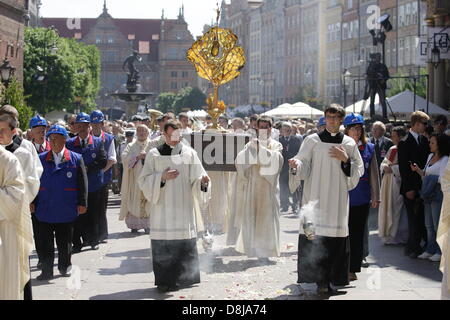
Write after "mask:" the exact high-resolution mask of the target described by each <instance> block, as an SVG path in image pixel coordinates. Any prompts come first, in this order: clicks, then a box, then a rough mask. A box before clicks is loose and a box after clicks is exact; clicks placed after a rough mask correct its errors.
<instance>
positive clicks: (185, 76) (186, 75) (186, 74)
mask: <svg viewBox="0 0 450 320" xmlns="http://www.w3.org/2000/svg"><path fill="white" fill-rule="evenodd" d="M181 76H182V77H183V78H187V77H188V76H189V72H188V71H183V73H182V74H181Z"/></svg>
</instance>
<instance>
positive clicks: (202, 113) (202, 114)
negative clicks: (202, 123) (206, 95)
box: [187, 110, 208, 118]
mask: <svg viewBox="0 0 450 320" xmlns="http://www.w3.org/2000/svg"><path fill="white" fill-rule="evenodd" d="M187 115H188V117H190V118H193V117H195V118H206V116H207V115H208V112H206V111H205V110H194V111H188V112H187Z"/></svg>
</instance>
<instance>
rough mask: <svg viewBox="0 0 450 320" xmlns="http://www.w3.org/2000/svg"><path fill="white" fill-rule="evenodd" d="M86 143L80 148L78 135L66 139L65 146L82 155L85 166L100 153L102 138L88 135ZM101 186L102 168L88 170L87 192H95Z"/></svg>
mask: <svg viewBox="0 0 450 320" xmlns="http://www.w3.org/2000/svg"><path fill="white" fill-rule="evenodd" d="M88 140H89V141H88V145H87V146H85V147H84V148H81V145H80V139H79V137H75V138H72V139H70V140H68V141H67V143H66V148H67V149H69V150H71V151H73V152H76V153H79V154H81V155H82V156H83V160H84V164H85V165H86V167H87V166H88V165H89V164H91V163H92V162H94V161H95V159H97V157H98V156H99V154H100V147H101V145H102V140H101V139H100V138H97V137H94V136H92V135H89V139H88ZM102 186H103V170H95V171H93V170H90V171H89V172H88V192H96V191H98V190H100V188H101V187H102Z"/></svg>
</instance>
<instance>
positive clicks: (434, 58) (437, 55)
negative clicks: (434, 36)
mask: <svg viewBox="0 0 450 320" xmlns="http://www.w3.org/2000/svg"><path fill="white" fill-rule="evenodd" d="M431 63H432V64H433V65H434V68H435V69H437V67H438V66H439V64H440V63H441V51H440V50H439V48H438V47H436V44H435V45H434V48H433V50H431Z"/></svg>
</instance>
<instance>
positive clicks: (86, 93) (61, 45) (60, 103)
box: [24, 28, 101, 114]
mask: <svg viewBox="0 0 450 320" xmlns="http://www.w3.org/2000/svg"><path fill="white" fill-rule="evenodd" d="M25 43H26V46H25V56H24V88H25V93H26V94H27V95H28V98H27V102H28V104H29V105H30V106H31V108H32V109H34V110H36V111H38V112H39V113H41V114H46V113H48V112H51V111H53V110H62V109H66V110H67V111H73V109H74V107H75V105H74V101H75V97H80V98H81V101H82V105H83V107H84V108H83V109H89V108H93V107H95V98H96V96H97V93H98V91H99V88H100V65H101V62H100V53H99V51H98V49H97V48H96V47H95V46H87V45H85V44H82V43H80V42H77V41H76V40H74V39H66V38H61V37H59V36H58V34H57V33H56V32H55V31H53V30H50V29H45V28H34V29H32V28H27V29H26V30H25ZM53 47H57V48H58V49H57V52H56V53H55V52H53V53H52V48H53ZM39 68H41V69H42V71H39V70H38V69H39ZM38 76H44V77H45V78H44V81H38V80H37V77H38Z"/></svg>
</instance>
